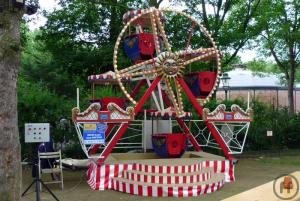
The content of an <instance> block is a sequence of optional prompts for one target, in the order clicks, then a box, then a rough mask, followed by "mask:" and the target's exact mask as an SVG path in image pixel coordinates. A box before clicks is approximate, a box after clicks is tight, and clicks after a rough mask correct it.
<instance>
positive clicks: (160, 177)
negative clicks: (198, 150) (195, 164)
mask: <svg viewBox="0 0 300 201" xmlns="http://www.w3.org/2000/svg"><path fill="white" fill-rule="evenodd" d="M212 175H214V172H212V171H208V172H194V174H190V175H182V174H180V173H179V174H167V175H166V174H155V175H153V174H147V173H144V172H131V171H123V172H122V178H124V179H128V180H131V181H137V182H138V181H139V182H145V183H147V182H148V183H152V184H178V183H181V184H189V183H198V182H202V181H206V180H209V179H211V177H212Z"/></svg>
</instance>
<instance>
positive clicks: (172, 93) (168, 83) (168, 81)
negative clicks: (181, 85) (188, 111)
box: [165, 78, 181, 114]
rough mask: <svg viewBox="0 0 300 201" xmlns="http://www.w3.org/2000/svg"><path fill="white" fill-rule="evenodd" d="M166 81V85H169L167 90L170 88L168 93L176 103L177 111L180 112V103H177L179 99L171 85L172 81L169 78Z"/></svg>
mask: <svg viewBox="0 0 300 201" xmlns="http://www.w3.org/2000/svg"><path fill="white" fill-rule="evenodd" d="M165 82H166V86H167V90H168V94H169V96H170V99H171V101H172V103H173V105H174V108H175V110H176V113H178V114H180V113H181V112H180V109H179V105H178V103H177V99H176V96H175V94H174V91H173V88H172V86H171V82H170V80H169V79H168V78H166V79H165Z"/></svg>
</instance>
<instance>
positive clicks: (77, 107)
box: [77, 88, 79, 109]
mask: <svg viewBox="0 0 300 201" xmlns="http://www.w3.org/2000/svg"><path fill="white" fill-rule="evenodd" d="M77 108H78V109H79V88H77Z"/></svg>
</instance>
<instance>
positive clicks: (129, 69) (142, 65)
mask: <svg viewBox="0 0 300 201" xmlns="http://www.w3.org/2000/svg"><path fill="white" fill-rule="evenodd" d="M153 62H154V61H153V59H149V60H147V61H144V62H141V63H137V64H135V65H132V66H129V67H127V68H124V69H122V70H120V71H119V73H126V72H134V71H137V70H140V69H141V68H145V66H146V65H149V64H151V63H153Z"/></svg>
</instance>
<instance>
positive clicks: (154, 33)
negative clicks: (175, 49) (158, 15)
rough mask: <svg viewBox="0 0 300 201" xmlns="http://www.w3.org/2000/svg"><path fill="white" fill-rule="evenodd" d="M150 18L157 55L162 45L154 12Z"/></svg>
mask: <svg viewBox="0 0 300 201" xmlns="http://www.w3.org/2000/svg"><path fill="white" fill-rule="evenodd" d="M150 20H151V27H152V31H153V35H154V45H155V51H156V55H158V54H159V53H160V45H159V39H158V32H157V25H156V22H155V16H154V14H153V12H151V13H150Z"/></svg>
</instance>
